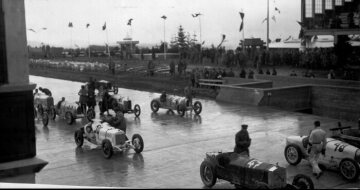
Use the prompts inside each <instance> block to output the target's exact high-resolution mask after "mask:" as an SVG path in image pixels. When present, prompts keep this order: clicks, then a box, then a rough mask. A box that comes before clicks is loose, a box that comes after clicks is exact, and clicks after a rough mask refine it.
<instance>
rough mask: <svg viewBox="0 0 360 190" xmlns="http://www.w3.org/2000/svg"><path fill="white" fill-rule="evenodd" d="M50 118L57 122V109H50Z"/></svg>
mask: <svg viewBox="0 0 360 190" xmlns="http://www.w3.org/2000/svg"><path fill="white" fill-rule="evenodd" d="M49 117H50V119H51V120H55V118H56V110H55V108H50V110H49Z"/></svg>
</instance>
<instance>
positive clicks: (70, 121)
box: [65, 112, 75, 125]
mask: <svg viewBox="0 0 360 190" xmlns="http://www.w3.org/2000/svg"><path fill="white" fill-rule="evenodd" d="M65 119H66V123H67V124H69V125H71V124H73V123H74V120H75V119H74V116H73V115H72V113H71V112H66V113H65Z"/></svg>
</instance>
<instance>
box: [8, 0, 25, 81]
mask: <svg viewBox="0 0 360 190" xmlns="http://www.w3.org/2000/svg"><path fill="white" fill-rule="evenodd" d="M3 9H4V16H5V33H6V51H7V69H8V73H9V74H8V77H9V84H15V85H17V84H29V66H28V65H29V64H28V51H27V40H26V24H25V7H24V1H23V0H3Z"/></svg>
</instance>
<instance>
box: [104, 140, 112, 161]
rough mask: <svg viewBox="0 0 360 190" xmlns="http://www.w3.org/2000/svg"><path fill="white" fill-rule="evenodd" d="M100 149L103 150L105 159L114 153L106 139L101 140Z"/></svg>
mask: <svg viewBox="0 0 360 190" xmlns="http://www.w3.org/2000/svg"><path fill="white" fill-rule="evenodd" d="M102 150H103V154H104V156H105V158H106V159H109V158H111V156H112V155H113V153H114V150H113V147H112V145H111V142H110V141H109V140H108V139H105V140H103V142H102Z"/></svg>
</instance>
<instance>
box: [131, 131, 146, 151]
mask: <svg viewBox="0 0 360 190" xmlns="http://www.w3.org/2000/svg"><path fill="white" fill-rule="evenodd" d="M131 143H132V145H133V146H134V147H135V148H134V150H135V152H136V153H140V152H142V151H143V150H144V141H143V139H142V137H141V135H139V134H134V135H133V136H132V139H131Z"/></svg>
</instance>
